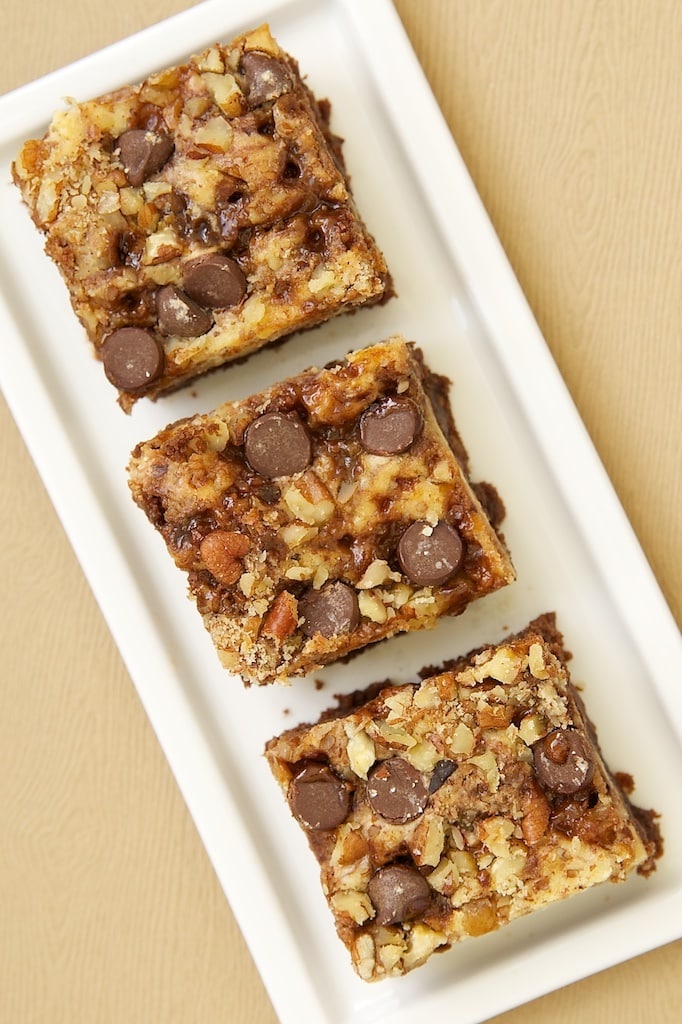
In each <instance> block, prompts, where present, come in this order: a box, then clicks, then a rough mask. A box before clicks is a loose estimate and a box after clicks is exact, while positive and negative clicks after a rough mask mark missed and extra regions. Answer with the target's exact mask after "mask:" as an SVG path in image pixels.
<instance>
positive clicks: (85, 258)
mask: <svg viewBox="0 0 682 1024" xmlns="http://www.w3.org/2000/svg"><path fill="white" fill-rule="evenodd" d="M329 113H330V105H329V103H328V102H327V101H321V102H318V101H316V99H315V98H314V96H313V95H312V93H311V92H310V90H309V89H308V88H307V86H306V85H305V84H304V82H303V81H302V79H301V77H300V75H299V70H298V66H297V63H296V61H295V60H294V59H293V58H292V57H290V56H289V55H288V54H287V53H285V52H284V51H283V50H282V49H280V47H279V46H278V44H277V43H276V42H275V40H274V39H273V38H272V36H271V34H270V32H269V30H268V29H267V27H265V26H264V27H261V28H259V29H257V30H256V31H254V32H251V33H249V34H247V35H244V36H241V37H240V38H238V39H236V40H235V41H234V42H232V43H231V44H229V45H226V46H225V45H215V46H213V47H211V48H210V49H209V50H207V51H205V52H204V53H202V54H200V55H199V56H195V57H192V58H191V59H190V60H189V61H188V62H187V63H186V64H183V65H181V66H178V67H173V68H170V69H168V70H164V71H161V72H159V73H158V74H154V75H152V76H151V77H149V78H148V79H146V80H145V81H144V82H143V83H142V84H141V85H138V86H134V87H126V88H122V89H119V90H118V91H116V92H113V93H111V94H109V95H106V96H102V97H100V98H99V99H95V100H91V101H89V102H83V103H72V104H71V105H70V106H69V107H68V109H66V110H63V111H61V112H59V113H57V114H56V115H55V117H54V119H53V121H52V124H51V125H50V127H49V129H48V131H47V133H46V134H45V135H44V136H43V138H41V139H32V140H30V141H28V142H26V143H25V144H24V146H23V148H22V150H21V152H20V154H19V156H18V158H17V160H16V161H15V163H14V166H13V175H14V180H15V182H16V184H17V185H18V186H19V188H20V190H21V193H22V196H23V198H24V200H25V202H26V204H27V205H28V208H29V210H30V213H31V216H32V218H33V220H34V222H35V224H36V225H37V227H38V228H39V229H40V230H41V231H42V232H44V234H45V237H46V251H47V253H48V254H49V256H50V257H51V258H52V259H53V260H54V261H55V263H56V264H57V266H58V267H59V269H60V271H61V273H62V275H63V277H64V279H65V281H66V284H67V286H68V289H69V293H70V298H71V302H72V305H73V308H74V310H75V312H76V314H77V315H78V317H79V319H80V321H81V323H82V324H83V326H84V328H85V330H86V332H87V334H88V336H89V338H90V340H91V342H92V343H93V345H94V348H95V351H96V353H97V355H98V356H99V357H100V358H101V360H102V362H103V364H104V371H105V374H106V376H107V378H108V379H109V381H110V382H111V383H112V384H113V385H114V386H115V387H116V388H117V389H118V392H119V401H120V404H121V405H122V407H123V408H124V409H126V411H129V410H130V408H131V407H132V405H133V403H134V402H135V401H136V400H137V399H138V398H139V397H140V396H142V395H147V396H149V397H156V396H158V395H160V394H162V393H164V392H168V391H171V390H173V389H175V388H177V387H178V386H180V385H182V384H185V383H186V382H188V381H189V380H192V379H193V378H194V377H196V376H198V375H199V374H203V373H205V372H206V371H208V370H211V369H213V368H215V367H217V366H221V365H223V364H224V363H228V362H230V361H232V360H235V359H240V358H242V357H245V356H246V355H248V354H249V353H251V352H253V351H255V350H256V349H258V348H261V347H262V346H263V345H266V344H268V343H269V342H273V341H275V340H276V339H278V338H282V337H284V336H286V335H288V334H290V333H291V332H293V331H297V330H299V329H302V328H305V327H310V326H312V325H314V324H317V323H321V322H322V321H324V320H327V319H329V318H330V317H333V316H335V315H336V314H338V313H342V312H344V311H346V310H349V309H353V308H355V307H358V306H361V305H364V304H367V303H375V302H378V301H381V300H383V299H384V298H386V297H388V296H389V295H390V294H391V284H390V278H389V274H388V271H387V268H386V263H385V261H384V258H383V256H382V255H381V253H380V252H379V250H378V249H377V247H376V245H375V243H374V240H373V238H372V237H371V235H370V234H369V232H368V231H367V229H366V228H365V226H364V224H363V222H362V220H361V219H360V216H359V214H358V211H357V209H356V206H355V204H354V201H353V198H352V196H351V193H350V190H349V185H348V179H347V177H346V175H345V172H344V164H343V158H342V153H341V141H340V139H338V138H337V137H336V136H335V135H333V134H332V132H331V130H330V127H329Z"/></svg>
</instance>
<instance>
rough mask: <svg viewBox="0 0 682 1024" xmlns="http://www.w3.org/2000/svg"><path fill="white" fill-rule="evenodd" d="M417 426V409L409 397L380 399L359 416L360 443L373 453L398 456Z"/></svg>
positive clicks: (408, 443)
mask: <svg viewBox="0 0 682 1024" xmlns="http://www.w3.org/2000/svg"><path fill="white" fill-rule="evenodd" d="M420 429H421V417H420V415H419V410H418V409H417V406H416V405H415V404H414V402H413V401H412V399H411V398H403V397H400V396H398V397H397V398H392V397H390V398H383V399H381V401H379V402H375V403H374V404H373V405H370V407H369V408H368V409H365V411H364V412H363V414H362V416H361V417H360V443H361V444H362V447H363V448H364V449H365V451H368V452H371V453H372V454H373V455H399V454H400V452H404V451H407V449H408V448H409V447H410V445H411V444H413V443H414V441H415V438H416V437H417V434H418V433H419V430H420Z"/></svg>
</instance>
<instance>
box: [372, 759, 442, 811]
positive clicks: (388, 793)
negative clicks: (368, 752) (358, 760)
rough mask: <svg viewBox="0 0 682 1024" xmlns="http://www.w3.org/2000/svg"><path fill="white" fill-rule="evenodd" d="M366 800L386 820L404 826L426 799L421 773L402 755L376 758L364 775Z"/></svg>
mask: <svg viewBox="0 0 682 1024" xmlns="http://www.w3.org/2000/svg"><path fill="white" fill-rule="evenodd" d="M367 799H368V800H369V803H370V806H371V808H372V810H373V811H376V813H377V814H380V815H381V817H382V818H386V820H387V821H392V822H394V823H395V824H397V825H404V824H405V822H406V821H413V820H414V819H415V818H418V817H419V815H420V814H423V813H424V809H425V807H426V805H427V803H428V802H429V791H428V789H427V788H426V786H425V785H424V780H423V778H422V776H421V773H420V772H418V771H417V769H416V768H413V767H412V765H411V764H410V763H409V762H408V761H405V760H403V758H402V757H389V758H388V760H386V761H380V762H379V763H378V764H377V765H375V767H374V768H373V769H372V771H371V772H370V773H369V775H368V777H367Z"/></svg>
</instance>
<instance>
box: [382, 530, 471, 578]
mask: <svg viewBox="0 0 682 1024" xmlns="http://www.w3.org/2000/svg"><path fill="white" fill-rule="evenodd" d="M463 552H464V546H463V544H462V541H461V538H460V536H459V534H458V533H457V531H456V530H454V529H453V528H452V527H451V526H450V525H449V523H444V522H440V523H436V525H435V526H431V524H430V523H427V522H426V520H423V519H422V520H419V521H418V522H416V523H412V525H411V526H408V528H407V529H406V530H405V532H404V533H403V535H402V537H401V538H400V540H399V541H398V561H399V562H400V567H401V569H402V570H403V572H404V573H405V575H406V576H407V578H408V579H409V580H411V581H412V583H416V584H417V585H418V586H420V587H435V586H439V585H440V584H442V583H445V582H446V581H447V580H449V579H450V577H451V576H453V575H454V574H455V572H456V571H457V569H458V568H459V565H460V563H461V561H462V555H463Z"/></svg>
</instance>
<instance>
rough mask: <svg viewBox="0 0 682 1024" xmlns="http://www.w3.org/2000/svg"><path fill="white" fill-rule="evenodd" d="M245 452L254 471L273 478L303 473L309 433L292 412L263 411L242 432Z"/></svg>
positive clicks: (309, 450) (310, 453) (309, 448)
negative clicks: (244, 431) (243, 432)
mask: <svg viewBox="0 0 682 1024" xmlns="http://www.w3.org/2000/svg"><path fill="white" fill-rule="evenodd" d="M244 454H245V455H246V459H247V462H248V463H249V465H250V466H251V468H252V469H255V471H256V473H260V475H261V476H264V477H267V478H268V479H269V480H273V479H274V478H275V477H278V476H293V474H294V473H302V472H303V470H304V469H305V468H306V466H309V465H310V462H311V459H312V456H313V450H312V444H311V441H310V435H309V433H308V431H307V430H306V428H305V425H304V424H303V422H302V421H301V420H300V419H299V417H298V416H297V415H296V413H295V412H291V413H283V412H266V413H264V414H263V415H262V416H259V417H258V419H256V420H253V422H251V423H250V424H249V425H248V427H247V428H246V433H245V434H244Z"/></svg>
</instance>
